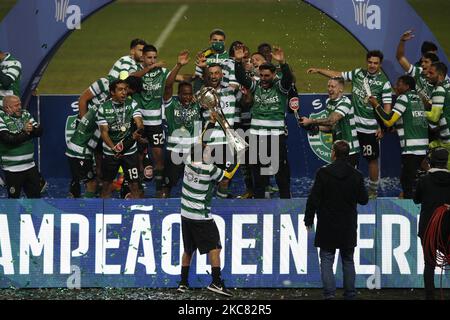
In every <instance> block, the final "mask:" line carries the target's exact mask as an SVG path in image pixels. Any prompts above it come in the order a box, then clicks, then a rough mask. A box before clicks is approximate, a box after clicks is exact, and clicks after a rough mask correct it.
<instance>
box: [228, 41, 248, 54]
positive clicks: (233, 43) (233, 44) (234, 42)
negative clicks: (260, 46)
mask: <svg viewBox="0 0 450 320" xmlns="http://www.w3.org/2000/svg"><path fill="white" fill-rule="evenodd" d="M238 44H241V45H242V44H244V43H243V42H242V41H239V40H237V41H233V42H232V43H231V45H230V50H228V54H229V55H230V57H234V47H235V46H236V45H238Z"/></svg>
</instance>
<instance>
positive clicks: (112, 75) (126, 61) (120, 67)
mask: <svg viewBox="0 0 450 320" xmlns="http://www.w3.org/2000/svg"><path fill="white" fill-rule="evenodd" d="M136 66H137V63H136V61H135V60H134V59H133V57H131V56H129V55H128V56H123V57H122V58H120V59H119V60H117V61H116V62H115V63H114V65H113V66H112V68H111V70H109V73H108V80H109V81H110V82H113V81H114V80H117V79H119V74H120V73H121V72H122V71H127V72H128V73H131V72H130V69H136ZM132 72H134V71H132Z"/></svg>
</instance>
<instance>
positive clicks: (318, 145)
mask: <svg viewBox="0 0 450 320" xmlns="http://www.w3.org/2000/svg"><path fill="white" fill-rule="evenodd" d="M327 116H328V113H327V111H326V110H322V111H320V112H318V113H311V114H310V115H309V117H310V118H311V119H324V118H326V117H327ZM308 142H309V146H310V147H311V150H312V151H313V152H314V154H315V155H316V156H317V157H319V159H321V160H323V161H325V162H327V163H330V162H331V146H332V144H333V136H332V134H331V133H325V132H322V131H319V133H318V134H316V135H314V136H312V135H310V134H309V133H308Z"/></svg>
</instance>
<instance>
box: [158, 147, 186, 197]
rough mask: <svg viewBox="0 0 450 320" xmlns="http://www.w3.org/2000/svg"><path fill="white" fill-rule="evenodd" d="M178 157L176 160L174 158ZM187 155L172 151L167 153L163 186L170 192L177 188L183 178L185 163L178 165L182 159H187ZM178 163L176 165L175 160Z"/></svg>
mask: <svg viewBox="0 0 450 320" xmlns="http://www.w3.org/2000/svg"><path fill="white" fill-rule="evenodd" d="M173 156H174V157H175V156H176V159H175V158H172V157H173ZM186 156H187V154H183V153H178V152H173V151H171V150H167V151H166V155H165V158H164V182H163V186H164V187H165V188H167V190H168V192H169V193H170V190H171V189H172V188H173V187H175V186H176V185H177V183H178V181H179V180H180V179H181V178H182V177H183V173H184V163H178V162H179V160H180V159H181V158H184V159H186ZM174 159H175V160H176V162H177V163H174V161H173V160H174Z"/></svg>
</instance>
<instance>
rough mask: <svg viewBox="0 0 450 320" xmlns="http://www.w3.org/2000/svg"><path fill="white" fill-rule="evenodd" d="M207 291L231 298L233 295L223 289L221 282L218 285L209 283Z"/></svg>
mask: <svg viewBox="0 0 450 320" xmlns="http://www.w3.org/2000/svg"><path fill="white" fill-rule="evenodd" d="M207 289H208V290H210V291H213V292H215V293H219V294H221V295H224V296H227V297H232V296H233V294H232V293H231V292H230V291H228V290H227V289H226V288H225V285H224V283H223V280H222V281H220V282H219V283H214V282H211V284H210V285H209V286H208V287H207Z"/></svg>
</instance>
